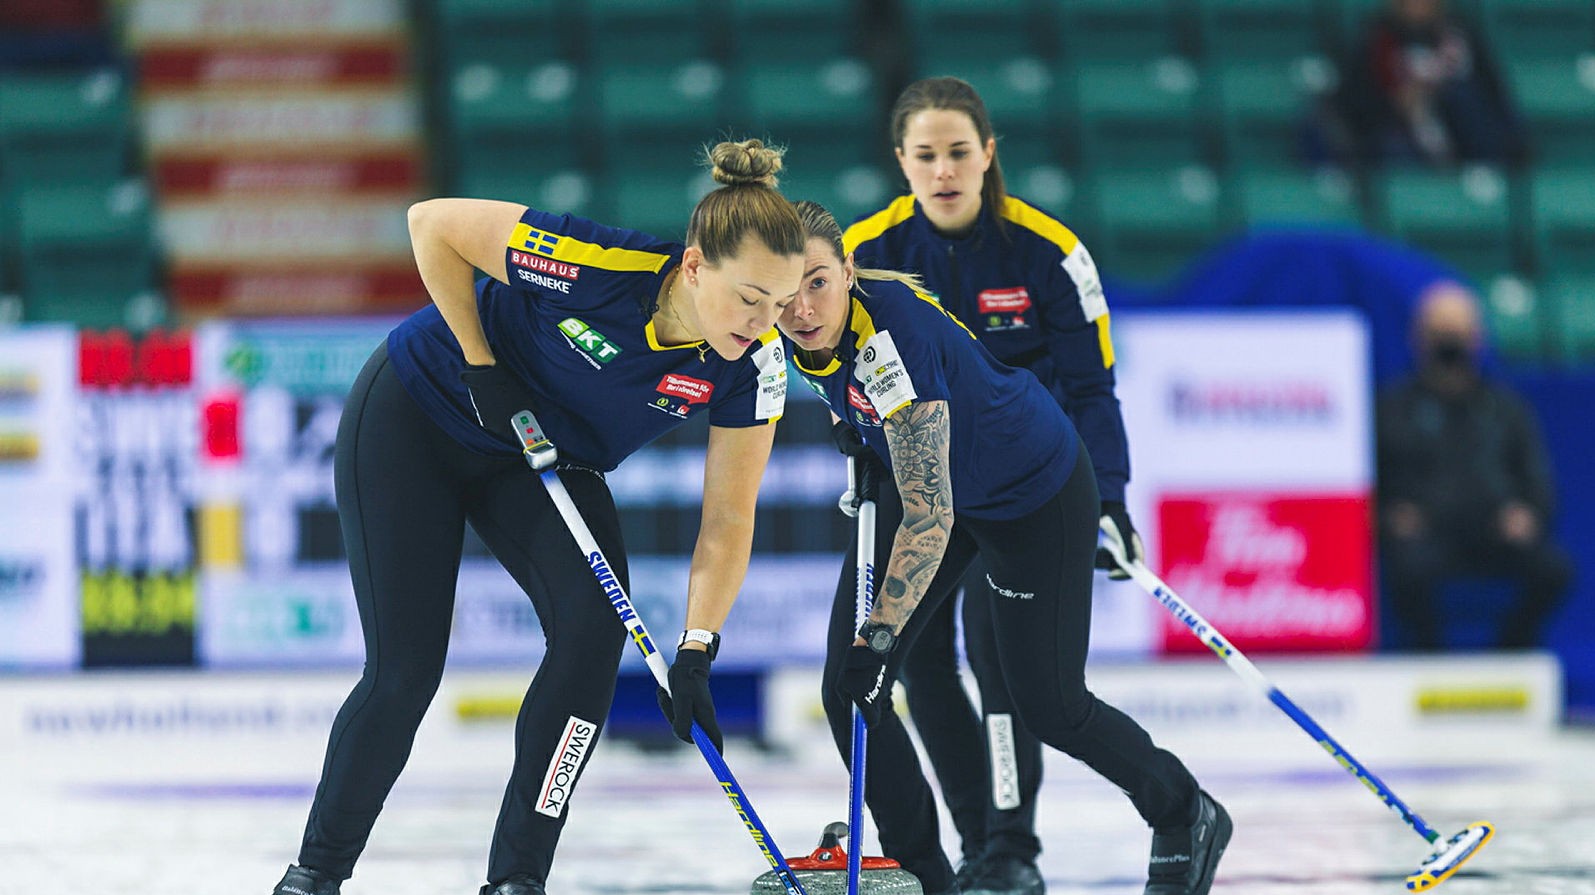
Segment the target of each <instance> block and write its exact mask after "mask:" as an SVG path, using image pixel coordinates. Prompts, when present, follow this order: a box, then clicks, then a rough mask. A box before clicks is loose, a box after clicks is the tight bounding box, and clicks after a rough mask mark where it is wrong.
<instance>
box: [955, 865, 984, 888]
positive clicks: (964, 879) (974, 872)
mask: <svg viewBox="0 0 1595 895" xmlns="http://www.w3.org/2000/svg"><path fill="white" fill-rule="evenodd" d="M979 876H980V858H979V857H973V858H964V859H963V860H962V861H959V862H958V869H957V870H954V871H953V878H954V879H956V880H958V888H960V889H962V890H964V891H965V892H967V891H969V887H970V886H972V885H974V883H975V880H976V879H977V878H978V877H979Z"/></svg>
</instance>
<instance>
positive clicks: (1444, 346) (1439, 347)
mask: <svg viewBox="0 0 1595 895" xmlns="http://www.w3.org/2000/svg"><path fill="white" fill-rule="evenodd" d="M1429 362H1430V363H1432V364H1434V365H1435V366H1437V367H1440V368H1442V369H1446V370H1465V369H1470V368H1471V367H1472V366H1473V349H1472V346H1470V345H1469V344H1468V343H1467V341H1466V340H1464V339H1462V338H1459V337H1457V336H1451V335H1442V336H1436V337H1435V338H1434V339H1433V340H1432V341H1431V342H1429Z"/></svg>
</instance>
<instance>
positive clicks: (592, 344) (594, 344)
mask: <svg viewBox="0 0 1595 895" xmlns="http://www.w3.org/2000/svg"><path fill="white" fill-rule="evenodd" d="M559 331H560V332H562V333H564V334H565V337H566V338H567V339H569V340H570V344H571V345H572V346H573V347H575V348H576V349H577V350H578V351H580V352H581V353H583V354H585V355H587V358H588V360H590V361H593V362H594V365H595V366H596V365H599V364H607V363H609V362H610V361H612V360H614V359H615V358H617V357H619V356H620V346H619V345H616V344H615V343H614V342H611V341H609V340H608V339H607V338H605V337H604V334H603V333H601V332H599V331H598V330H596V329H593V328H592V327H590V326H588V325H587V323H586V321H583V320H577V319H576V318H575V317H566V318H565V319H564V320H561V321H560V322H559Z"/></svg>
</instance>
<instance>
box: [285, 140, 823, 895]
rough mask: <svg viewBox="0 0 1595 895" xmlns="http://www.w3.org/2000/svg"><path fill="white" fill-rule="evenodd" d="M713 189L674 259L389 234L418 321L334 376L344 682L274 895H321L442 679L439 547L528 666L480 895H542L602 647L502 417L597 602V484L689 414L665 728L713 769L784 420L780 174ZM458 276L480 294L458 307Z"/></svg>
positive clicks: (597, 232) (546, 219) (579, 223)
mask: <svg viewBox="0 0 1595 895" xmlns="http://www.w3.org/2000/svg"><path fill="white" fill-rule="evenodd" d="M709 156H710V161H711V163H712V166H713V175H714V178H715V179H716V180H717V181H719V182H720V183H722V184H725V186H722V187H720V188H719V189H716V190H713V191H712V192H710V193H709V194H708V195H707V196H705V197H704V198H703V200H702V201H701V202H699V204H698V206H697V208H696V209H694V210H693V212H692V217H691V219H690V221H689V223H688V225H687V243H686V245H680V244H676V243H670V242H664V241H661V240H658V239H655V238H654V237H652V236H649V235H647V234H645V233H639V232H636V231H632V230H622V229H617V228H613V227H606V226H603V225H601V224H596V223H593V222H592V221H587V220H583V219H580V218H576V217H572V216H571V215H568V214H567V215H555V214H551V213H548V212H543V211H539V210H536V209H531V208H527V207H526V206H523V205H517V204H512V203H509V202H493V201H485V200H475V199H434V200H431V201H427V202H422V203H419V204H417V205H415V206H413V207H412V208H411V210H410V236H411V243H412V246H413V249H414V253H415V259H416V264H417V266H418V268H419V269H420V273H421V276H422V279H423V280H424V281H425V283H426V287H427V291H428V293H430V295H431V296H432V301H433V304H432V305H430V306H428V307H426V308H424V309H423V310H421V311H418V312H416V313H415V314H414V315H412V316H411V317H410V318H408V319H407V320H405V321H404V322H402V323H400V324H399V326H398V327H397V328H395V329H394V330H393V332H392V333H391V334H390V335H389V337H388V339H387V342H386V343H385V344H384V345H382V346H380V347H378V348H377V350H376V352H375V353H374V354H373V355H372V357H371V360H370V361H369V362H368V363H367V364H366V367H365V369H364V370H363V371H362V372H361V373H360V376H359V378H358V379H357V380H356V382H355V384H354V386H353V388H352V390H351V392H350V394H349V398H348V403H347V405H346V407H345V409H344V414H343V419H342V423H341V425H340V427H339V431H338V438H337V448H336V459H335V467H334V469H335V474H336V487H337V499H338V511H339V516H340V518H341V521H342V525H343V537H344V543H345V544H346V545H347V547H348V553H349V565H350V571H351V574H352V577H353V579H354V591H355V599H356V602H357V603H358V604H359V609H360V622H361V627H362V629H363V631H364V634H365V644H366V663H365V669H364V672H363V674H362V676H361V678H360V681H359V683H357V684H356V685H355V687H354V690H353V692H352V693H350V694H349V697H348V699H347V700H346V701H345V702H344V704H343V707H342V708H341V709H340V710H339V712H338V715H337V718H336V720H335V721H334V722H333V727H332V733H331V736H330V738H329V741H328V744H327V752H326V761H325V764H324V766H323V768H322V773H321V781H320V783H319V785H318V786H317V787H316V795H315V800H314V802H313V803H312V804H311V807H310V818H309V821H308V823H307V824H306V826H305V832H304V839H303V842H302V844H301V846H300V851H299V857H298V863H297V864H295V865H293V866H291V867H290V868H289V869H288V872H287V873H286V875H284V877H283V879H282V881H281V882H279V883H278V884H277V887H276V888H275V890H274V895H333V893H336V892H338V889H339V885H340V884H341V882H342V881H343V880H345V879H348V878H349V877H350V875H351V874H352V873H353V871H354V865H355V861H356V860H357V859H358V857H359V856H360V853H361V851H362V850H363V849H364V847H365V844H366V840H367V837H368V836H369V835H370V833H371V829H372V826H373V824H375V822H376V819H377V815H378V813H379V812H380V811H381V809H382V803H383V800H384V799H385V798H386V797H387V795H388V791H389V790H390V789H391V787H392V786H393V783H394V781H395V779H396V778H397V777H398V775H399V773H400V771H401V770H402V768H403V767H404V764H405V761H406V759H407V758H408V757H409V752H410V747H411V744H412V742H413V740H414V736H415V732H416V728H417V726H418V725H419V724H420V723H421V718H422V716H423V715H424V714H425V712H426V709H427V706H428V704H429V703H430V702H431V699H432V696H433V694H434V693H435V692H436V690H437V687H438V683H439V681H440V678H441V677H442V673H443V665H444V659H445V656H446V653H447V651H448V639H449V627H450V622H451V618H452V615H453V606H454V592H455V586H456V578H457V577H458V572H459V564H460V554H461V549H462V539H463V536H464V530H465V524H466V522H467V521H469V522H470V524H471V527H472V528H473V529H475V530H476V532H477V533H478V534H479V535H480V536H481V538H482V540H483V541H484V542H485V543H486V544H487V546H488V547H489V548H490V549H491V550H492V552H493V555H494V556H495V557H497V558H498V560H499V562H500V563H502V564H503V566H504V568H505V569H506V570H507V571H508V572H509V573H510V575H511V576H512V577H513V578H514V579H515V581H516V583H518V584H519V585H520V586H521V588H522V589H523V590H524V591H525V592H526V594H527V596H528V598H529V599H530V600H531V601H532V605H533V607H534V608H535V610H536V612H537V617H538V620H539V622H540V623H541V625H542V628H543V631H544V635H545V637H546V639H547V653H546V655H545V656H544V658H543V661H542V663H541V665H540V666H539V667H538V670H537V673H536V676H535V677H534V678H533V679H532V682H531V685H530V687H529V689H528V690H527V692H526V697H525V700H524V702H523V703H522V704H521V708H520V715H519V717H518V718H517V720H516V725H515V764H514V768H513V770H512V772H511V775H510V780H509V785H508V786H507V788H506V790H505V793H504V800H503V803H502V806H501V808H500V810H499V816H498V824H497V827H496V829H495V830H494V833H493V840H492V849H491V852H490V854H489V857H488V868H487V879H488V885H486V886H483V887H482V888H481V893H482V895H542V893H543V892H544V891H545V890H544V886H545V884H546V882H547V879H548V874H549V870H550V868H551V866H552V864H553V859H554V850H555V847H556V845H557V844H558V841H559V836H560V832H561V830H562V829H563V828H564V825H565V821H566V819H567V817H568V816H569V815H568V811H567V806H568V804H569V801H570V798H571V794H572V790H573V788H574V787H575V785H576V783H577V782H578V779H579V776H580V774H581V771H582V768H583V766H584V764H585V761H586V759H587V757H588V756H589V755H590V753H591V750H592V748H593V744H594V743H595V742H596V740H597V737H598V735H599V733H600V732H601V728H602V726H603V723H604V720H605V718H606V717H607V715H608V712H609V705H610V701H611V700H612V698H613V696H614V690H615V673H616V670H617V668H618V666H619V663H620V657H621V652H622V649H623V647H624V645H625V642H626V639H627V638H626V629H625V627H624V625H623V624H622V623H621V621H620V619H619V617H618V616H617V615H616V613H615V611H614V609H613V608H612V607H611V605H610V601H609V600H608V599H607V598H606V596H605V589H604V588H603V587H602V586H601V585H600V583H599V581H598V579H597V578H596V577H595V575H594V572H593V570H592V569H591V568H590V567H589V566H588V563H587V559H586V557H585V556H584V555H583V554H582V552H581V550H580V549H579V548H578V547H577V545H576V542H575V540H574V538H573V537H572V535H571V534H570V532H569V530H568V529H567V528H566V527H565V524H564V522H563V520H562V518H561V517H560V515H559V513H558V511H557V509H556V508H555V506H554V504H553V501H552V500H551V498H550V497H549V494H548V492H547V490H546V489H545V488H544V486H543V484H542V483H541V482H540V481H539V480H538V477H537V476H536V475H534V474H533V473H532V472H531V471H530V470H528V469H527V466H526V461H525V459H523V456H522V445H521V440H520V436H519V433H518V432H517V430H516V426H515V425H514V424H512V423H511V416H512V415H515V414H518V413H519V412H520V411H523V410H531V411H532V412H533V413H535V414H536V416H537V418H538V422H539V423H540V424H541V425H542V427H543V428H544V429H545V431H546V434H547V435H548V436H549V437H550V438H551V440H552V442H553V444H554V445H555V446H556V447H557V450H558V460H559V465H558V467H557V468H558V470H559V476H560V479H561V480H562V481H563V482H564V484H565V486H566V488H567V489H568V490H569V492H570V494H571V497H572V499H573V500H574V502H575V503H576V505H577V507H578V508H579V509H580V511H581V514H582V516H583V518H584V519H585V520H586V522H587V524H588V526H589V527H590V528H591V529H592V531H593V533H594V535H595V537H596V538H597V540H598V543H599V544H600V545H601V547H602V549H603V551H604V553H605V555H606V557H607V558H608V559H609V561H610V562H611V563H612V564H613V566H612V571H613V573H614V575H615V577H616V579H618V580H619V582H620V583H621V585H622V586H626V585H627V582H628V575H627V569H626V558H625V552H624V549H623V548H622V545H621V541H620V522H619V518H618V516H617V513H616V509H615V503H614V499H613V498H612V496H611V495H610V492H609V488H608V485H607V484H606V482H605V479H604V473H605V472H607V471H609V470H612V469H614V468H615V467H616V466H617V465H619V463H620V462H621V460H623V459H624V458H625V457H626V456H628V455H629V454H631V453H632V452H634V451H636V450H637V449H638V448H640V447H642V446H643V445H644V444H646V443H647V442H649V441H652V440H653V439H654V438H656V437H658V436H659V435H661V434H663V433H664V432H666V431H668V430H670V429H672V428H674V427H676V426H678V425H680V424H681V423H683V422H685V421H686V420H687V419H688V418H690V417H692V416H702V415H707V416H708V417H709V422H710V429H709V444H708V453H707V459H706V461H705V469H704V473H705V474H704V493H703V523H702V527H701V529H700V530H699V535H698V543H697V548H696V551H695V552H694V554H693V558H692V567H691V572H690V577H689V583H688V596H687V626H688V629H689V630H688V631H686V632H684V633H683V635H682V638H681V640H680V642H679V643H678V652H677V658H676V662H675V664H674V665H673V666H672V668H671V671H670V683H671V686H672V689H673V692H674V694H675V702H674V704H673V705H670V708H671V710H672V714H673V718H672V720H673V722H674V725H675V727H676V729H677V731H678V732H680V731H684V730H686V731H690V729H691V726H692V722H693V721H694V720H697V721H698V722H699V723H701V724H702V726H703V728H704V730H705V731H706V732H707V733H708V734H709V736H710V737H711V739H712V740H713V741H714V742H715V744H716V746H718V745H719V744H720V733H719V728H718V726H717V724H716V722H715V717H714V714H713V705H712V703H710V701H709V699H708V677H709V665H710V661H711V660H712V659H713V658H714V654H715V652H716V651H717V649H718V646H719V634H718V633H717V632H718V630H719V628H720V625H721V623H722V622H723V620H724V617H725V611H726V608H727V607H728V606H729V604H730V600H731V599H732V598H733V597H734V596H735V594H736V591H737V590H738V588H740V587H741V584H742V580H743V576H744V575H745V574H746V572H747V565H748V557H749V552H750V550H751V547H752V538H753V519H754V504H755V499H756V494H757V490H758V484H759V480H760V478H761V476H762V475H763V471H764V467H765V463H766V461H767V459H768V457H769V453H770V446H771V443H772V440H773V438H774V426H773V423H774V421H775V420H776V419H777V418H778V417H779V416H780V415H781V411H782V409H783V407H784V401H785V396H786V379H785V375H786V373H785V371H786V363H785V358H784V357H783V356H782V354H781V351H782V348H781V344H780V340H779V338H778V336H777V335H776V333H775V331H774V329H773V328H772V326H773V324H774V321H775V318H776V316H777V315H778V314H779V313H780V311H781V309H782V308H784V307H786V306H787V305H788V304H789V303H791V302H792V301H793V300H794V297H795V293H796V290H797V288H798V283H799V280H800V278H801V274H802V262H803V251H804V235H803V229H802V224H801V222H800V221H799V220H798V217H797V213H796V212H795V211H794V210H793V207H792V205H791V203H789V202H788V201H787V200H786V199H785V198H784V197H782V195H781V194H780V193H779V192H777V191H776V189H775V185H776V177H775V175H776V172H778V171H779V170H780V168H781V152H780V151H779V150H775V149H772V148H768V147H765V146H764V145H763V144H762V143H760V142H759V141H757V140H749V141H746V142H742V143H731V142H725V143H721V144H719V145H717V146H715V147H714V148H713V149H712V150H711V151H710V153H709ZM473 267H474V268H476V269H479V270H482V271H485V272H487V273H488V274H489V276H488V277H484V278H482V279H480V280H476V281H475V282H474V283H473V276H474V271H473Z"/></svg>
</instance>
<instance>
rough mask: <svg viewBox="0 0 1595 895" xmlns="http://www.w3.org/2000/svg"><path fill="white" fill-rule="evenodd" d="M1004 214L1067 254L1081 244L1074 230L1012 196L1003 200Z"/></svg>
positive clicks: (1008, 218)
mask: <svg viewBox="0 0 1595 895" xmlns="http://www.w3.org/2000/svg"><path fill="white" fill-rule="evenodd" d="M1002 216H1003V218H1004V219H1005V220H1009V221H1012V222H1013V223H1015V224H1017V225H1019V226H1021V227H1023V228H1025V229H1026V230H1029V231H1030V232H1032V233H1034V234H1036V235H1037V236H1039V237H1041V238H1042V239H1045V240H1046V241H1048V242H1050V243H1052V244H1053V245H1055V246H1057V247H1058V248H1060V249H1063V253H1064V254H1065V255H1067V254H1069V253H1070V252H1072V251H1074V247H1075V246H1077V245H1079V244H1080V237H1078V236H1075V235H1074V231H1073V230H1070V229H1069V228H1068V227H1065V226H1064V225H1062V224H1060V223H1058V222H1057V221H1056V220H1054V219H1052V218H1051V217H1048V216H1047V215H1046V214H1045V213H1043V212H1041V211H1039V210H1037V209H1036V208H1034V207H1033V206H1030V205H1027V204H1025V203H1024V202H1023V201H1021V200H1019V199H1015V198H1014V197H1012V196H1009V197H1008V198H1007V201H1005V202H1003V205H1002Z"/></svg>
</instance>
